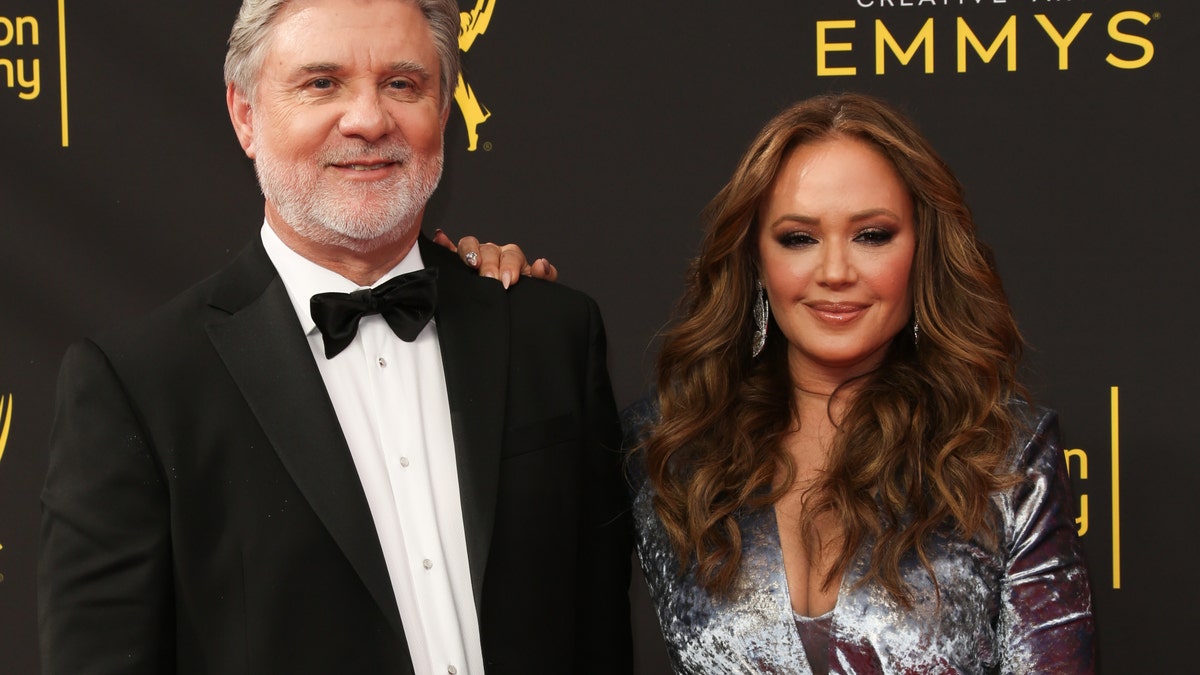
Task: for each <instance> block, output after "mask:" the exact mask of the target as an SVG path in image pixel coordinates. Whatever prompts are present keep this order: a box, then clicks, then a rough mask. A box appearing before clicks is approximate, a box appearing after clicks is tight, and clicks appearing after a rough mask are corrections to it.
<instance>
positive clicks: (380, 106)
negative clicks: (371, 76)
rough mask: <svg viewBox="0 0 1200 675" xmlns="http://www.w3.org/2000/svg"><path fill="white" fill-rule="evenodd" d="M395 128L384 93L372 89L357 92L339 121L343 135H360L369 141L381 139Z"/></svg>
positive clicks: (339, 129)
mask: <svg viewBox="0 0 1200 675" xmlns="http://www.w3.org/2000/svg"><path fill="white" fill-rule="evenodd" d="M393 128H394V121H393V119H392V116H391V114H390V113H389V112H388V110H387V107H386V103H385V101H384V97H383V94H382V93H381V92H379V91H376V90H374V89H372V90H371V91H363V92H358V93H356V94H355V95H354V96H353V97H352V98H350V100H349V102H348V103H347V105H346V110H345V111H344V112H343V113H342V117H341V120H340V121H339V122H338V131H340V132H341V133H342V135H343V136H347V137H358V138H361V139H363V140H365V141H367V142H373V141H376V140H379V139H380V138H381V137H383V136H385V135H387V134H388V133H389V132H391V130H392V129H393Z"/></svg>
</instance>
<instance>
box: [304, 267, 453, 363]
mask: <svg viewBox="0 0 1200 675" xmlns="http://www.w3.org/2000/svg"><path fill="white" fill-rule="evenodd" d="M436 307H437V269H436V268H426V269H423V270H417V271H416V272H409V273H408V274H401V275H400V276H398V277H396V278H394V279H389V280H388V281H386V282H384V283H382V284H380V285H378V286H376V287H375V288H364V289H361V290H357V291H354V292H353V293H317V294H316V295H314V296H312V300H311V301H309V309H310V312H311V314H312V318H313V321H315V322H316V324H317V328H319V329H320V330H321V336H322V337H323V338H324V339H325V358H327V359H332V358H333V357H335V356H337V355H338V353H340V352H341V351H342V350H343V349H345V348H346V347H347V346H348V345H349V344H350V343H351V342H352V341H353V340H354V336H355V335H357V334H358V320H359V319H361V318H363V317H364V316H367V315H368V314H379V315H381V316H383V320H384V321H387V324H388V326H390V327H391V329H392V332H393V333H395V334H396V337H398V338H400V339H401V340H404V341H405V342H412V341H413V340H416V339H417V336H418V335H420V334H421V329H423V328H425V324H427V323H429V319H430V318H431V317H432V316H433V310H434V308H436Z"/></svg>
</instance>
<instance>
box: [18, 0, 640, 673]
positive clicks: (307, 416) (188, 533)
mask: <svg viewBox="0 0 1200 675" xmlns="http://www.w3.org/2000/svg"><path fill="white" fill-rule="evenodd" d="M457 29H458V11H457V7H456V6H455V3H454V2H453V0H246V1H245V3H244V5H243V7H242V10H241V13H240V15H239V18H238V21H237V23H236V25H235V27H234V30H233V32H232V34H231V37H230V49H229V54H228V57H227V63H226V80H227V102H228V107H229V113H230V117H231V119H232V121H233V125H234V128H235V131H236V132H237V136H238V139H239V141H240V142H241V144H242V147H243V148H244V149H245V151H246V154H247V155H248V156H249V157H250V158H251V159H253V160H254V162H255V167H256V170H257V172H258V174H259V182H260V184H261V187H262V190H263V194H264V196H265V197H266V218H265V221H266V222H265V225H264V226H263V228H262V231H261V233H260V236H259V237H257V238H255V240H254V241H253V242H252V244H251V245H250V247H249V248H248V249H247V250H246V251H245V252H243V253H242V255H241V256H240V257H238V258H237V259H236V260H235V261H234V262H233V263H232V264H231V265H230V266H229V267H228V268H226V269H225V270H223V271H221V272H219V273H218V274H216V275H215V276H213V277H211V278H210V279H208V280H206V281H204V282H202V283H201V284H199V285H198V286H196V287H194V288H193V289H191V290H189V291H187V292H186V293H184V294H183V295H181V296H180V297H179V298H176V299H175V300H174V301H172V302H171V303H169V304H168V305H166V306H164V307H163V308H160V309H159V310H157V311H156V312H154V313H152V314H151V315H150V316H148V317H146V318H144V319H142V320H140V321H138V322H136V323H134V324H132V325H129V326H126V327H123V328H120V329H118V330H115V331H112V332H110V333H108V334H106V335H103V336H101V337H99V338H97V339H95V340H94V341H85V342H83V343H81V344H78V345H76V346H74V347H73V348H72V349H71V350H70V351H69V352H68V354H67V356H66V357H65V359H64V363H63V368H62V374H61V376H60V380H59V394H58V408H57V415H56V421H55V429H54V433H53V436H52V441H51V456H50V469H49V473H48V476H47V480H46V487H45V490H44V492H43V514H44V515H43V533H42V559H41V562H40V574H39V590H40V608H39V610H40V616H41V635H42V658H43V661H44V672H46V673H55V674H59V673H62V674H68V673H69V674H70V675H79V674H83V673H155V674H161V673H180V674H183V673H221V674H222V675H225V674H236V673H245V674H247V675H261V674H266V673H287V674H296V673H371V674H382V673H388V674H391V673H449V674H451V675H454V674H456V673H472V674H476V673H483V672H484V671H485V669H486V672H487V673H489V674H495V673H521V674H523V675H524V674H528V673H551V672H554V673H560V672H561V673H585V672H594V673H605V674H608V673H621V672H627V671H629V670H630V668H631V666H630V663H631V654H630V652H631V647H630V631H629V618H628V603H627V599H626V598H627V596H626V592H627V588H628V581H629V578H628V563H629V555H630V533H629V522H628V514H627V512H626V510H625V504H624V501H625V499H624V494H625V490H624V486H623V484H622V482H621V479H620V458H619V455H618V454H617V453H616V451H615V450H613V449H612V448H615V447H616V446H617V444H618V442H619V433H620V432H619V428H618V423H617V417H616V412H615V407H614V404H613V400H612V393H611V390H610V385H609V382H608V376H607V373H606V369H605V359H604V349H605V347H604V337H603V329H602V326H601V323H600V318H599V314H598V312H597V310H596V307H595V305H594V303H593V302H592V301H591V300H589V299H588V298H586V297H585V296H583V295H581V294H579V293H576V292H574V291H571V290H568V289H565V288H563V287H560V286H556V285H553V284H548V283H539V282H536V281H527V282H524V283H521V284H520V286H519V287H518V288H514V289H512V290H511V291H508V292H507V293H506V292H505V290H504V289H503V288H502V287H501V285H500V284H498V283H496V282H495V281H492V280H489V279H484V278H480V277H477V276H475V275H474V274H473V273H472V272H470V271H469V270H468V269H467V268H466V267H465V266H463V265H461V264H460V263H459V262H458V260H457V258H456V257H455V256H454V255H453V254H452V253H449V252H448V251H445V250H443V249H440V248H438V247H436V246H430V245H429V242H428V241H427V240H425V239H423V238H421V237H420V235H419V229H420V224H421V218H422V213H423V210H424V207H425V203H426V201H427V200H428V198H429V196H430V194H431V193H432V191H433V190H434V188H435V186H436V185H437V182H438V179H439V177H440V173H441V166H442V132H443V129H444V127H445V124H446V120H447V117H448V114H449V101H450V94H451V92H452V86H453V83H455V82H456V80H457V69H458V66H457V61H456V59H457V45H456V34H457ZM364 288H374V289H375V290H374V291H365V290H360V289H364ZM433 291H435V292H436V309H432V308H433V306H434V305H433V304H432V303H433V302H434V299H433V297H432V296H433V294H434V293H433ZM313 296H316V297H313ZM395 296H403V299H404V301H405V303H404V304H403V305H402V306H399V307H393V305H392V304H391V303H392V301H393V300H394V299H395ZM430 313H432V316H433V318H432V321H430V322H428V323H425V322H424V321H425V320H426V319H427V318H428V315H429V314H430ZM360 314H362V316H361V318H360V317H359V315H360ZM318 324H320V326H319V327H318Z"/></svg>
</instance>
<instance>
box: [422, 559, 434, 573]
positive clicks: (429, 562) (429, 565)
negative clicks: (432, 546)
mask: <svg viewBox="0 0 1200 675" xmlns="http://www.w3.org/2000/svg"><path fill="white" fill-rule="evenodd" d="M421 564H422V565H424V566H425V569H427V570H431V569H433V561H432V560H430V559H429V558H426V559H424V560H422V561H421Z"/></svg>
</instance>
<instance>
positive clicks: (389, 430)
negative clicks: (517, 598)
mask: <svg viewBox="0 0 1200 675" xmlns="http://www.w3.org/2000/svg"><path fill="white" fill-rule="evenodd" d="M262 241H263V245H264V246H265V247H266V250H267V255H268V256H269V257H270V259H271V262H272V263H273V264H274V265H275V269H276V270H278V271H279V276H280V278H281V279H282V280H283V284H284V286H285V287H286V288H287V292H288V296H289V297H290V298H291V301H292V304H293V306H294V307H295V309H296V316H297V317H298V318H299V319H300V325H301V326H302V327H303V329H304V332H305V335H306V336H307V338H308V344H309V347H310V348H311V349H312V353H313V358H315V359H316V362H317V367H318V368H319V369H320V371H321V378H322V379H323V380H324V381H325V388H326V390H327V391H328V392H329V398H330V399H331V400H332V401H333V408H334V411H335V412H336V413H337V418H338V422H339V424H340V425H341V427H342V433H343V434H344V435H345V437H346V442H347V443H348V444H349V446H350V454H351V455H353V457H354V465H355V467H356V468H357V470H358V477H359V480H360V481H361V482H362V487H363V491H364V492H365V493H366V496H367V503H368V504H369V505H370V508H371V516H372V517H373V518H374V520H375V530H376V532H377V533H378V534H379V543H380V545H381V546H382V548H383V557H384V560H385V561H386V563H387V568H388V574H389V575H390V577H391V581H392V589H393V591H394V592H395V595H396V605H397V606H398V607H399V609H400V618H401V620H402V621H403V624H404V633H405V637H406V638H407V640H408V649H409V654H410V655H411V657H412V662H413V666H414V668H415V671H416V672H417V673H418V674H422V673H431V674H435V675H440V674H441V673H447V674H448V675H456V674H457V675H463V674H465V673H472V674H475V675H482V674H483V672H484V671H483V650H482V647H481V646H480V639H479V620H478V617H477V616H476V612H475V601H474V596H473V594H472V591H471V572H470V566H469V564H468V561H467V540H466V534H465V532H464V529H463V519H462V505H461V502H460V495H459V491H458V469H457V466H456V464H455V459H454V437H453V434H452V432H451V427H450V406H449V403H448V399H447V395H446V379H445V374H444V372H443V370H442V354H441V349H440V347H439V345H438V337H437V327H436V326H435V325H434V322H433V321H430V322H429V324H428V325H427V326H426V327H425V329H424V330H422V331H421V334H420V335H418V336H417V339H416V340H415V341H413V342H411V343H407V342H404V341H403V340H401V339H400V338H398V337H396V335H395V334H394V333H392V331H391V329H390V328H389V327H388V325H387V323H386V322H385V321H384V320H383V318H382V317H380V316H379V315H378V314H375V315H370V316H365V317H363V318H362V320H361V321H360V322H359V326H358V334H357V335H356V336H355V338H354V341H353V342H351V343H350V345H349V346H348V347H346V349H345V350H344V351H342V352H341V353H339V354H338V355H337V356H335V357H333V358H332V359H326V358H325V346H324V343H323V341H322V338H321V333H320V331H319V330H318V329H317V327H316V325H315V324H314V323H313V320H312V317H311V316H310V314H309V300H310V298H311V297H312V296H313V295H314V294H316V293H323V292H329V291H338V292H343V293H349V292H352V291H355V290H358V289H359V288H360V287H359V286H358V285H357V284H355V283H354V282H352V281H350V280H348V279H346V278H344V277H342V276H340V275H338V274H337V273H335V272H333V271H330V270H328V269H325V268H324V267H321V266H319V265H317V264H316V263H313V262H312V261H310V260H308V259H307V258H304V257H303V256H301V255H300V254H298V253H296V252H295V251H293V250H291V249H290V248H288V247H287V245H286V244H284V243H283V241H282V240H280V239H279V237H278V235H276V234H275V232H274V231H273V230H271V228H270V226H268V225H266V224H264V225H263V228H262ZM423 267H424V263H423V262H422V260H421V254H420V252H419V251H418V249H417V246H415V245H414V246H413V248H412V251H411V252H410V253H409V254H408V256H407V257H406V258H404V260H402V261H400V263H399V264H397V265H396V266H395V267H394V268H392V270H391V271H389V272H388V273H387V274H385V275H383V277H382V278H380V279H379V280H378V281H377V282H376V284H380V283H383V282H384V281H387V280H388V279H391V278H393V277H395V276H398V275H400V274H404V273H407V272H412V271H415V270H419V269H422V268H423ZM297 414H303V413H302V412H300V411H298V412H297Z"/></svg>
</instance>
